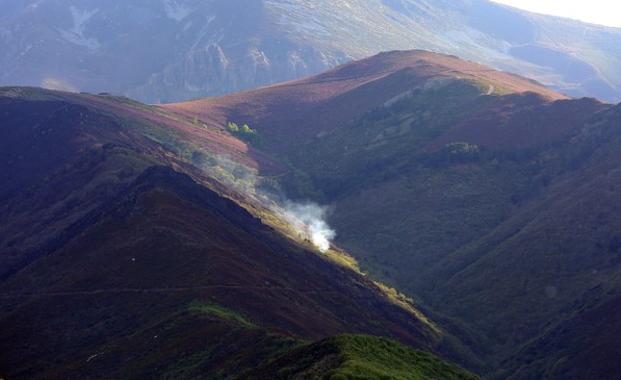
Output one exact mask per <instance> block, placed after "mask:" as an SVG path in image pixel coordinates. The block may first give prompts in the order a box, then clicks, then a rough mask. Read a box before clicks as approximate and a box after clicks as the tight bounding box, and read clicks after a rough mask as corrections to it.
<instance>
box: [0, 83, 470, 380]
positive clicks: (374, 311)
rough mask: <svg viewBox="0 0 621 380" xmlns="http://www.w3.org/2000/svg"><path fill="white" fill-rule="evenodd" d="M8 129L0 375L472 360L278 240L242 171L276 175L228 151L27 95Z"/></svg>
mask: <svg viewBox="0 0 621 380" xmlns="http://www.w3.org/2000/svg"><path fill="white" fill-rule="evenodd" d="M0 115H2V116H1V120H2V123H1V125H2V127H1V128H0V152H1V154H2V157H1V160H0V173H2V176H3V178H2V181H0V184H1V186H0V199H2V203H1V206H0V259H1V261H0V269H2V271H1V272H0V299H1V300H2V305H3V307H2V308H1V310H0V352H2V354H1V355H0V373H2V375H3V376H6V377H7V378H11V379H20V378H24V379H26V378H27V379H33V378H117V377H118V378H145V377H149V378H152V377H157V378H160V377H161V378H170V377H174V378H196V377H212V378H230V377H235V376H239V375H241V373H242V372H243V371H245V370H247V369H251V368H254V367H257V366H258V365H260V364H262V363H266V362H268V361H269V360H271V359H272V358H276V357H278V356H280V355H282V354H284V353H286V352H287V351H288V350H291V349H293V348H295V347H297V346H299V345H300V344H304V343H308V342H309V341H314V340H318V339H324V338H327V337H330V336H333V335H337V334H342V333H365V334H372V335H378V336H385V337H388V338H392V339H395V340H398V341H400V342H403V343H405V344H408V345H410V346H412V347H416V348H418V349H422V350H426V351H432V352H435V353H437V354H439V355H441V356H443V357H445V358H450V359H452V360H457V361H464V360H467V359H465V358H466V357H465V356H464V355H466V353H462V352H461V351H459V350H461V349H460V348H459V347H460V345H459V342H458V341H457V340H456V339H455V338H454V337H452V336H451V335H450V334H449V333H447V332H446V331H444V330H443V329H442V328H441V327H440V326H438V325H436V324H435V323H434V322H432V321H430V320H429V319H427V318H426V317H425V316H424V315H423V313H422V312H420V311H419V310H417V309H416V308H415V307H414V306H413V305H412V304H410V303H409V302H408V301H407V300H405V299H404V298H403V297H400V296H399V295H398V294H396V293H395V292H391V291H390V290H388V288H386V287H385V286H383V285H381V284H378V283H375V282H373V281H372V280H371V279H369V278H368V277H366V276H363V275H361V274H359V273H358V272H356V271H355V270H353V269H351V267H350V266H345V265H343V264H338V263H337V261H338V259H339V258H340V260H341V261H347V257H346V256H345V253H344V252H342V251H337V250H336V249H335V248H334V249H331V250H330V251H329V252H327V253H325V254H321V253H320V252H319V251H318V250H317V249H316V248H314V247H312V245H310V244H308V243H307V242H305V241H303V240H301V239H292V238H290V237H287V236H285V235H284V234H283V232H282V231H281V230H279V229H277V227H278V223H277V221H278V220H280V219H279V218H280V217H279V216H278V215H277V214H274V213H273V211H271V209H268V208H264V207H263V206H262V205H261V204H258V203H256V202H255V200H254V198H253V197H252V196H251V194H246V193H243V192H240V191H241V190H242V189H244V187H243V186H242V184H241V183H240V182H243V181H242V179H247V177H245V176H244V172H243V171H244V170H246V171H248V172H252V170H253V165H262V164H267V165H268V166H269V165H270V161H269V160H267V159H261V155H260V154H259V153H257V155H256V157H258V158H253V157H252V150H249V149H248V148H247V146H246V145H245V144H243V143H241V142H239V141H237V140H235V139H234V138H232V137H231V136H228V135H226V134H224V133H222V132H220V131H219V130H216V129H211V128H208V127H206V126H205V125H204V124H202V123H200V122H198V121H196V120H194V119H191V118H190V119H185V118H182V117H179V116H176V115H173V114H169V113H166V112H163V111H161V110H158V109H155V108H152V107H149V106H144V105H141V104H138V103H135V102H131V101H128V100H127V99H122V98H113V97H109V96H94V95H88V94H81V95H75V94H68V93H60V92H52V91H44V90H38V89H29V88H3V89H0ZM213 144H215V145H213ZM223 152H226V153H227V157H228V158H227V160H226V161H225V160H224V159H223V158H222V157H221V155H219V153H223ZM242 153H243V154H242ZM218 158H219V159H220V160H218ZM248 186H250V185H248ZM267 222H269V223H270V225H268V224H265V223H267ZM280 223H283V224H284V221H282V220H280ZM330 257H331V258H330ZM435 363H439V362H437V361H436V362H435ZM438 365H439V366H440V368H443V367H442V365H440V364H438Z"/></svg>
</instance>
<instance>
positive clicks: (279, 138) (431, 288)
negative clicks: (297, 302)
mask: <svg viewBox="0 0 621 380" xmlns="http://www.w3.org/2000/svg"><path fill="white" fill-rule="evenodd" d="M395 62H401V63H402V64H395ZM451 62H452V64H451ZM471 65H472V64H469V63H467V62H463V61H459V60H457V59H456V58H453V57H446V56H441V55H435V54H431V53H421V52H392V53H385V54H380V55H378V56H376V57H372V58H369V59H367V60H363V61H360V62H355V63H352V64H349V65H345V66H343V67H340V68H337V69H336V70H334V71H332V72H329V73H327V74H324V75H320V76H317V77H313V78H309V79H306V80H303V81H299V82H292V83H285V84H282V85H278V86H272V87H267V88H264V89H260V90H256V91H251V92H247V93H242V94H237V95H234V96H227V97H222V98H215V99H205V100H202V101H194V102H189V103H184V104H177V105H170V106H166V109H171V110H175V109H176V110H178V112H180V113H181V114H184V115H188V116H192V115H197V116H198V117H199V118H202V119H204V120H207V121H208V123H213V125H216V126H219V125H223V124H225V123H226V121H227V120H229V121H230V120H233V121H237V122H240V123H248V124H249V125H251V126H252V128H254V129H256V133H257V135H258V136H259V137H260V143H257V144H256V147H257V148H258V149H261V150H263V151H264V152H265V153H266V154H267V155H269V156H270V157H272V159H273V160H280V161H281V162H283V163H286V164H287V165H289V171H288V173H287V174H286V175H283V176H279V177H278V181H279V183H280V184H281V185H282V186H283V187H284V188H285V189H286V191H287V193H288V194H289V195H290V196H293V197H298V198H302V199H304V198H309V199H312V200H315V201H319V202H322V203H326V204H329V205H330V206H331V210H332V213H331V216H330V223H331V225H332V226H333V227H334V228H335V229H336V231H337V232H338V236H337V240H336V241H337V243H338V244H339V245H341V246H343V247H344V248H346V249H347V250H348V251H350V252H352V253H353V254H354V256H355V257H356V258H357V259H358V260H359V261H360V263H361V266H362V267H363V269H364V270H367V271H369V272H370V273H372V274H373V275H374V276H378V277H380V278H383V279H385V280H386V281H388V282H390V283H391V284H393V285H395V286H396V287H397V288H398V289H400V290H403V291H405V292H406V293H407V294H408V295H410V296H412V297H414V298H415V299H418V300H420V301H421V302H423V303H424V304H425V305H426V306H428V307H429V308H430V309H432V310H434V311H435V314H434V319H435V320H439V321H442V324H443V325H444V326H451V329H452V331H454V332H456V333H457V334H458V335H459V336H460V338H461V339H462V340H463V341H466V342H467V343H468V344H469V346H470V347H471V348H472V349H473V350H474V351H475V352H477V354H479V355H480V357H481V358H484V361H485V362H487V363H490V368H489V371H490V374H491V373H503V374H504V376H508V375H509V374H510V373H513V372H512V371H514V372H515V373H521V372H520V369H519V367H520V365H522V364H524V365H525V366H526V367H529V366H531V364H532V363H536V365H532V368H526V369H524V370H525V371H527V372H524V373H529V374H530V376H531V377H530V378H539V377H541V376H543V375H544V374H545V373H547V371H553V370H554V368H556V367H555V366H556V365H557V362H556V358H557V357H558V355H559V353H558V352H557V351H554V350H551V351H546V350H545V349H540V348H538V347H539V346H534V347H535V348H532V349H531V350H532V351H528V352H535V354H533V355H536V356H534V357H527V358H525V357H520V353H524V352H527V351H526V350H527V349H526V348H525V349H524V351H520V349H519V347H521V346H522V345H526V344H528V343H532V342H535V343H532V344H534V345H536V344H537V340H538V339H548V338H546V336H547V335H546V334H548V333H549V332H551V333H552V334H553V333H554V331H556V330H555V329H563V326H564V325H563V324H564V323H570V322H566V321H568V320H572V319H574V318H583V313H586V314H584V318H595V317H597V318H599V320H598V321H597V324H596V325H597V326H600V327H601V328H605V327H604V326H610V327H611V328H614V322H612V321H610V320H608V319H607V317H606V315H605V314H604V313H591V314H588V312H589V309H585V308H584V307H583V305H584V302H587V301H589V302H591V301H593V302H595V303H593V304H592V305H593V307H596V306H597V307H600V306H599V305H607V302H613V300H614V299H615V297H616V295H617V294H618V289H619V285H620V284H619V282H618V278H619V273H620V271H621V266H620V264H621V262H620V261H619V260H617V259H618V258H617V254H618V251H619V250H618V246H619V244H618V237H617V232H616V231H617V230H618V229H619V218H618V215H619V213H618V212H616V211H615V210H616V208H617V206H618V205H619V204H620V202H619V199H618V196H617V192H616V191H615V189H616V188H617V187H618V186H619V181H618V179H619V178H618V175H617V174H618V173H617V172H618V170H617V169H618V167H619V164H620V163H621V156H619V149H618V146H619V139H620V138H621V134H620V132H619V129H618V126H619V123H621V114H620V113H619V110H620V109H621V108H620V107H619V106H617V107H615V106H612V105H609V104H605V103H601V102H599V101H596V100H594V99H587V98H585V99H566V98H564V97H562V96H560V95H557V94H554V93H551V92H550V91H549V90H545V89H542V88H541V87H539V86H538V85H537V84H536V83H533V82H530V81H528V80H525V79H520V78H517V77H514V76H508V75H506V74H500V73H496V72H493V71H490V70H489V69H484V68H481V67H478V69H474V68H472V69H469V70H468V69H467V68H468V67H471ZM378 73H381V75H378ZM294 94H296V96H294ZM297 94H303V96H299V97H298V96H297ZM299 99H301V100H299ZM593 288H595V289H599V288H601V289H602V291H601V297H600V296H598V297H599V298H596V299H595V300H593V299H592V297H594V295H593V293H592V291H591V289H593ZM598 294H599V293H598ZM601 307H604V306H601ZM561 331H562V330H561ZM598 337H601V336H599V335H598V336H593V337H591V336H586V335H580V336H578V337H576V339H574V340H571V341H569V340H565V341H563V342H564V343H567V344H570V346H571V347H569V348H568V351H567V352H568V353H567V355H566V356H564V357H563V358H564V359H563V360H564V362H566V363H570V364H567V365H568V366H573V367H571V369H567V370H566V371H567V374H570V375H571V376H574V377H575V378H580V377H579V376H578V374H586V373H612V371H613V368H614V365H613V364H610V366H609V367H607V366H605V365H602V364H601V363H599V364H598V363H595V362H593V363H590V362H589V363H587V362H580V363H577V362H575V359H577V358H578V356H577V355H579V353H580V352H602V351H598V348H597V347H598V345H599V344H600V343H599V342H598V339H600V338H598ZM591 338H592V339H591ZM560 344H561V343H559V345H557V346H551V345H550V346H545V347H549V348H554V347H556V348H560V347H562V346H561V345H560ZM601 344H602V345H604V344H605V347H606V349H608V350H609V349H610V347H611V346H610V344H611V342H610V341H609V340H607V341H606V342H601ZM518 351H519V352H518ZM507 358H512V359H511V360H510V361H505V359H507ZM505 365H506V366H507V367H506V368H505V367H504V366H505ZM558 368H559V370H560V368H561V367H558ZM566 368H569V367H566ZM503 369H506V370H507V372H502V370H503ZM528 371H535V372H528ZM536 371H539V372H536ZM563 371H565V369H563ZM572 371H573V372H572ZM589 371H592V372H589ZM559 373H561V372H559ZM562 373H565V372H562ZM525 378H529V377H528V376H526V375H525ZM570 378H572V377H570Z"/></svg>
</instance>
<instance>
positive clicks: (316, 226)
mask: <svg viewBox="0 0 621 380" xmlns="http://www.w3.org/2000/svg"><path fill="white" fill-rule="evenodd" d="M326 213H327V209H326V208H325V207H321V206H319V205H316V204H314V203H295V202H291V201H287V202H285V205H284V217H285V218H286V219H287V221H288V222H289V223H291V225H292V226H293V227H294V228H295V229H296V230H297V231H298V233H300V234H301V235H302V236H303V237H304V238H307V239H308V240H310V241H311V242H312V243H313V245H315V247H317V249H319V250H320V251H321V252H326V251H327V250H328V249H330V242H331V241H332V240H333V239H334V238H335V237H336V232H335V231H334V230H333V229H331V228H330V226H329V225H328V223H327V222H326Z"/></svg>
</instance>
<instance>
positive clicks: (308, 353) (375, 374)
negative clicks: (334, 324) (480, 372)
mask: <svg viewBox="0 0 621 380" xmlns="http://www.w3.org/2000/svg"><path fill="white" fill-rule="evenodd" d="M242 378H244V379H274V380H278V379H329V380H377V379H386V380H388V379H390V380H431V379H437V380H457V379H477V377H476V376H474V375H472V374H470V373H469V372H467V371H465V370H463V369H461V368H459V367H457V366H455V365H452V364H449V363H447V362H445V361H443V360H441V359H439V358H437V357H436V356H434V355H432V354H430V353H427V352H422V351H417V350H414V349H412V348H410V347H407V346H404V345H402V344H401V343H398V342H396V341H393V340H390V339H386V338H379V337H373V336H368V335H341V336H337V337H333V338H328V339H325V340H322V341H320V342H316V343H312V344H307V345H304V346H301V347H298V348H296V349H293V350H292V351H290V352H288V353H287V354H285V355H283V356H281V357H279V358H278V359H276V360H273V361H271V362H269V363H266V364H264V365H262V366H260V367H258V368H257V369H255V370H253V371H250V372H249V373H246V374H244V376H243V377H242Z"/></svg>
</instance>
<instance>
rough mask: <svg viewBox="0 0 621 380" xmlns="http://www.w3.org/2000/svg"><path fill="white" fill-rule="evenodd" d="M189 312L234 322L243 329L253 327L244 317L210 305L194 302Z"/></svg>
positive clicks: (218, 306)
mask: <svg viewBox="0 0 621 380" xmlns="http://www.w3.org/2000/svg"><path fill="white" fill-rule="evenodd" d="M189 310H190V312H192V313H197V314H203V315H209V316H213V317H216V318H219V319H223V320H227V321H231V322H236V323H239V324H241V325H243V326H245V327H253V326H255V325H254V324H253V323H252V322H250V321H249V320H248V319H246V317H244V316H242V315H241V314H239V313H237V312H236V311H233V310H230V309H227V308H225V307H222V306H220V305H216V304H212V303H205V302H199V301H194V302H192V303H191V304H190V306H189Z"/></svg>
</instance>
